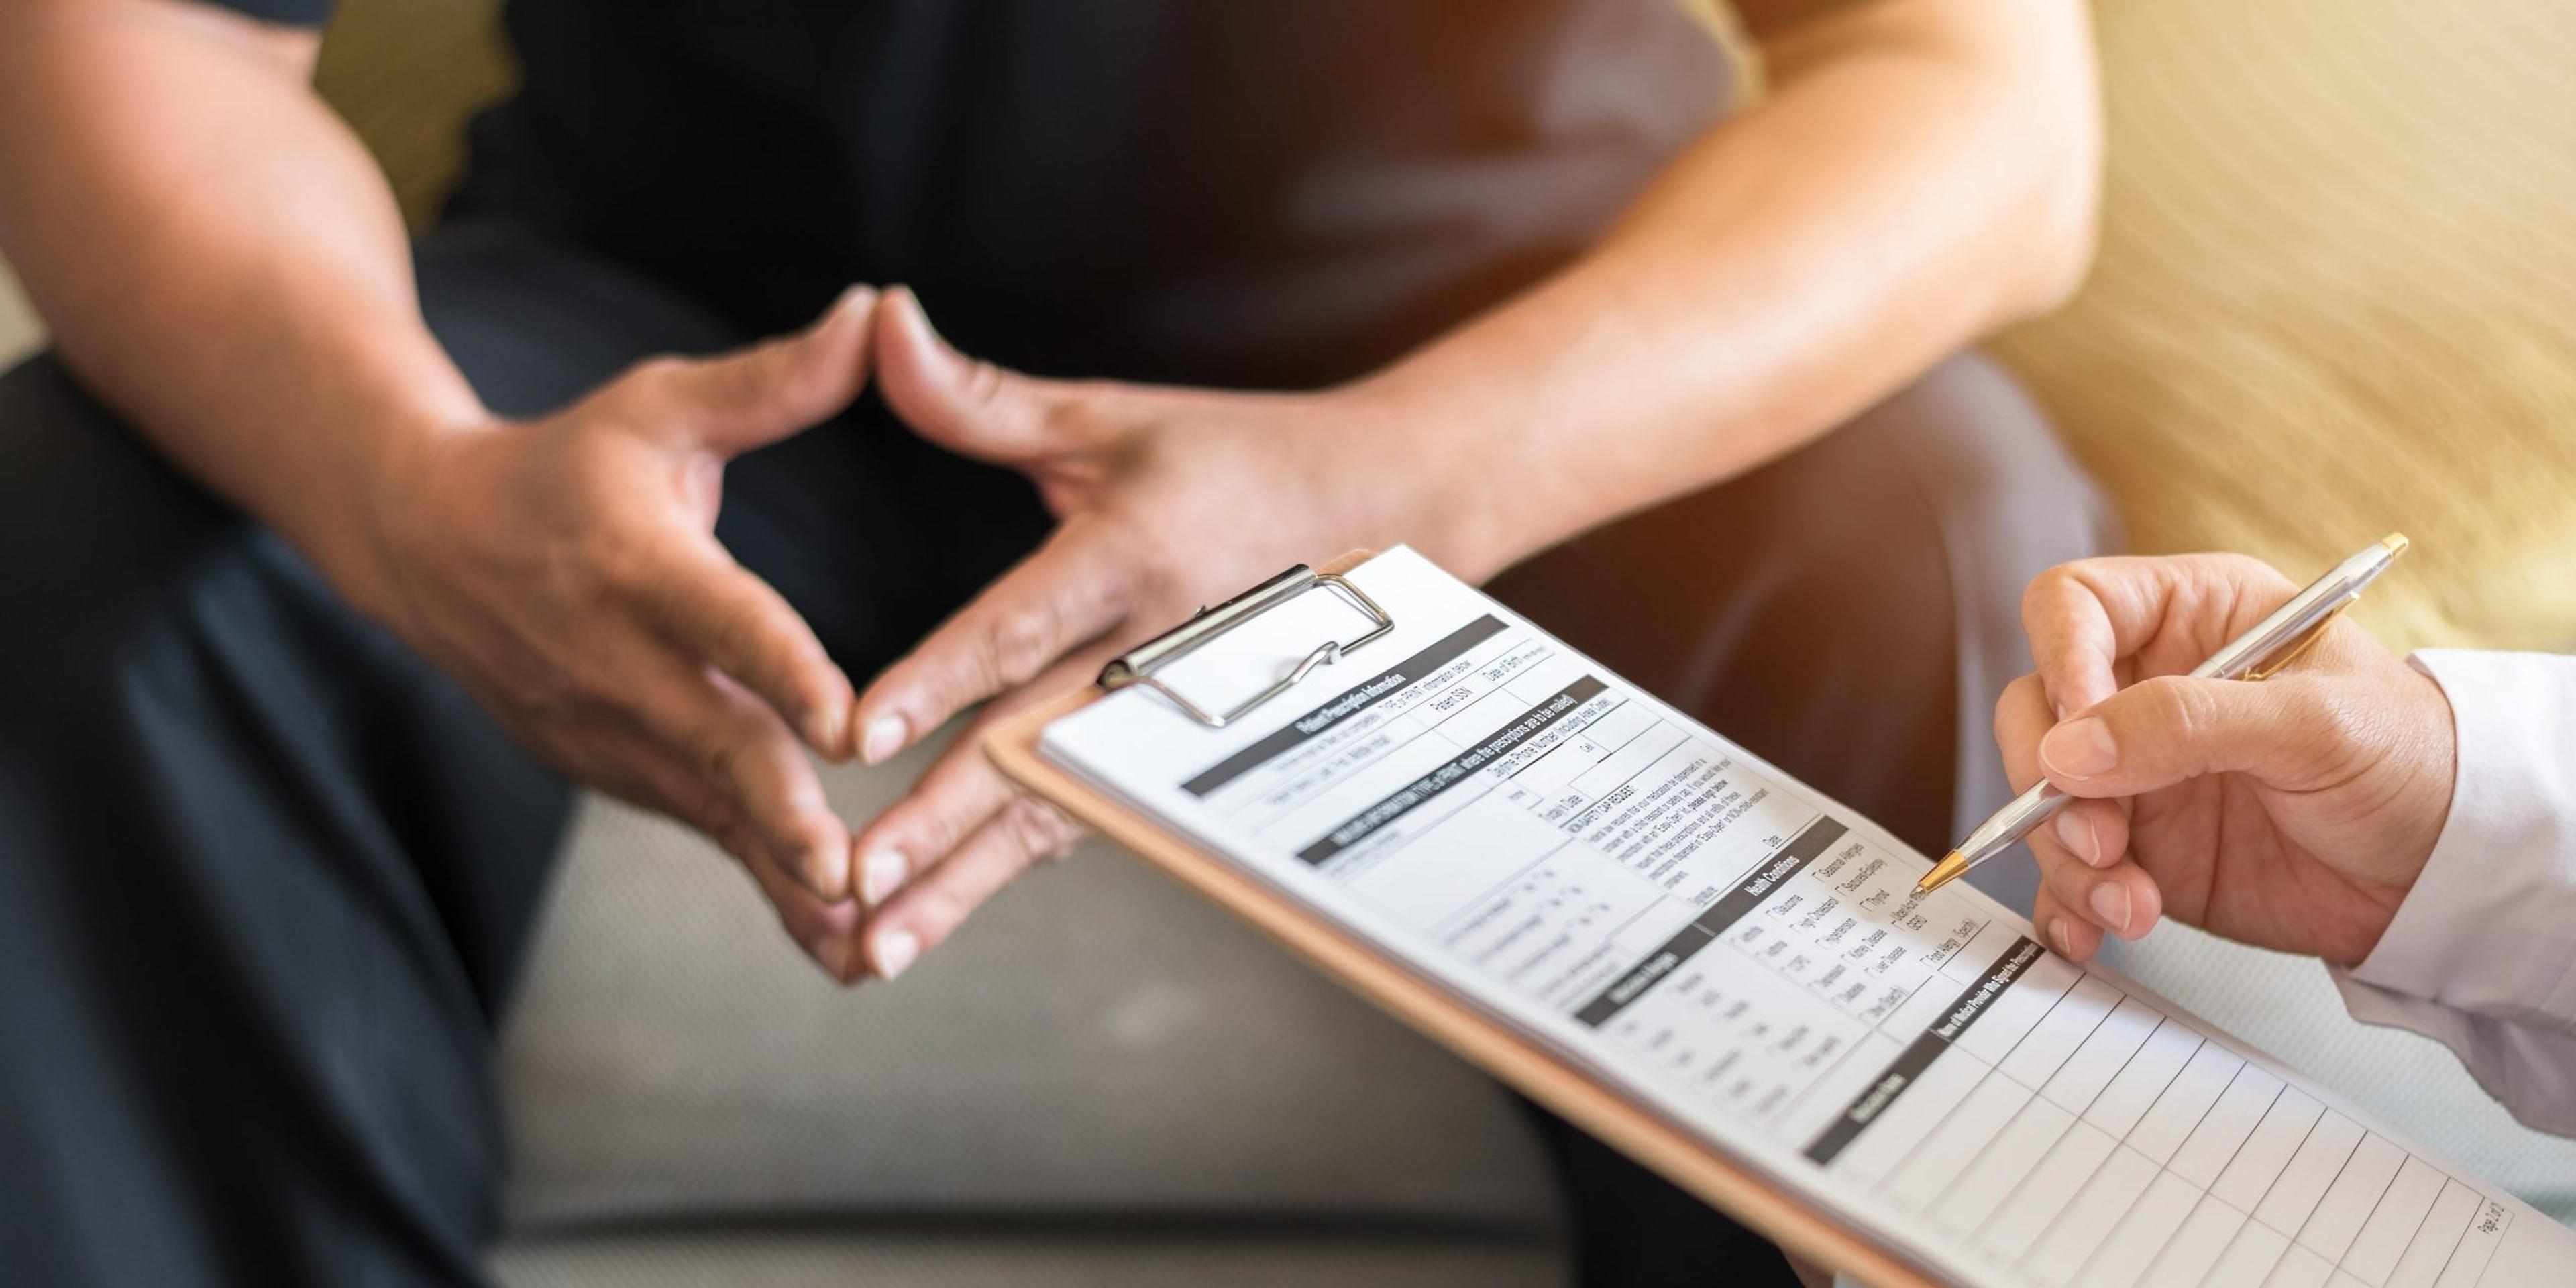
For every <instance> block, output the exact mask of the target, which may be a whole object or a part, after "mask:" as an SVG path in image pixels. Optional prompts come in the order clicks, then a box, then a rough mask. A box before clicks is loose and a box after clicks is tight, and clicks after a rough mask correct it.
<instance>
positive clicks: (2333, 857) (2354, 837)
mask: <svg viewBox="0 0 2576 1288" xmlns="http://www.w3.org/2000/svg"><path fill="white" fill-rule="evenodd" d="M2297 590H2298V588H2297V587H2296V586H2294V585H2292V584H2291V583H2290V582H2289V580H2288V579H2286V578H2284V577H2283V576H2282V575H2281V574H2280V573H2278V572H2275V571H2273V570H2272V569H2271V568H2269V567H2267V566H2265V565H2263V564H2261V563H2257V562H2255V561H2254V560H2251V559H2245V558H2241V557H2237V556H2230V555H2193V556H2187V557H2183V558H2171V559H2094V560H2087V561H2084V562H2081V563H2072V564H2067V565H2064V566H2062V567H2058V568H2053V569H2050V570H2049V571H2048V572H2046V573H2043V574H2041V575H2040V577H2039V579H2038V580H2037V581H2035V582H2033V583H2032V584H2031V588H2030V592H2029V594H2028V595H2027V596H2026V597H2025V598H2024V600H2023V602H2022V620H2023V624H2024V626H2025V627H2026V628H2027V629H2028V631H2029V633H2030V643H2031V652H2032V654H2033V656H2034V657H2035V658H2036V659H2037V661H2038V665H2039V671H2038V673H2037V674H2036V675H2028V676H2024V677H2022V678H2021V679H2020V680H2017V681H2015V682H2014V683H2013V685H2012V687H2011V688H2009V689H2007V690H2006V691H2005V693H2004V697H2003V701H2002V702H2001V703H2000V704H1999V705H1998V706H1997V708H1996V711H1995V735H1996V738H1997V740H1998V741H2000V742H2001V743H2002V744H2003V751H2004V764H2005V767H2006V768H2007V769H2008V770H2010V772H2011V774H2012V779H2013V785H2014V786H2015V787H2027V786H2029V785H2030V784H2031V783H2033V782H2036V781H2038V780H2039V779H2040V778H2041V777H2042V776H2043V775H2044V776H2045V777H2047V779H2048V780H2049V781H2050V782H2051V783H2053V784H2055V785H2056V786H2057V787H2058V788H2059V789H2060V790H2063V791H2065V792H2067V793H2069V794H2070V795H2074V796H2080V797H2087V798H2090V799H2086V800H2081V801H2078V802H2076V803H2074V804H2072V805H2069V806H2068V807H2066V809H2065V810H2063V811H2062V812H2060V813H2059V814H2058V816H2057V817H2056V819H2055V820H2053V822H2052V824H2051V826H2049V827H2046V828H2042V829H2040V830H2039V831H2038V832H2035V833H2032V834H2031V837H2030V846H2031V850H2032V851H2033V852H2034V853H2035V854H2037V855H2038V856H2039V865H2040V872H2041V875H2042V878H2043V885H2042V888H2041V890H2040V892H2039V900H2038V906H2037V907H2036V908H2035V909H2034V910H2033V911H2032V914H2031V921H2032V924H2034V925H2036V926H2038V927H2040V928H2041V931H2042V933H2044V934H2046V935H2047V936H2048V937H2049V939H2050V941H2051V942H2052V943H2053V944H2054V945H2055V946H2056V947H2057V949H2058V950H2059V951H2061V952H2063V953H2065V954H2067V955H2068V956H2070V957H2076V958H2083V957H2087V956H2090V955H2092V953H2093V952H2094V950H2095V949H2096V948H2098V947H2100V945H2101V942H2102V932H2104V931H2106V930H2107V931H2109V932H2111V933H2113V934H2117V935H2120V936H2122V937H2124V938H2130V939H2134V938H2137V937H2138V936H2140V935H2143V934H2145V933H2147V931H2148V929H2149V928H2151V927H2153V926H2154V925H2155V921H2156V917H2157V916H2158V915H2159V913H2170V914H2171V915H2173V916H2175V917H2178V918H2180V919H2182V920H2183V921H2186V922H2189V923H2190V924H2192V925H2196V926H2200V927H2203V928H2205V929H2208V930H2210V931H2213V932H2215V933H2218V934H2221V935H2225V936H2227V937H2228V938H2230V939H2237V940H2242V941H2244V942H2246V943H2250V944H2256V945H2259V946H2262V947H2265V948H2275V949H2280V950H2283V951H2286V952H2295V953H2305V954H2310V955H2313V956H2318V957H2323V958H2325V959H2326V960H2327V961H2330V962H2339V963H2344V964H2351V963H2355V962H2359V961H2360V960H2361V959H2362V958H2364V957H2366V956H2368V955H2369V954H2370V950H2371V948H2372V947H2373V946H2374V945H2376V944H2377V943H2378V942H2379V937H2380V935H2381V933H2382V932H2384V931H2385V930H2387V928H2388V922H2389V919H2390V918H2391V917H2393V916H2394V915H2395V914H2396V911H2397V905H2398V902H2399V901H2400V900H2402V899H2404V898H2405V897H2406V893H2407V891H2408V890H2410V889H2412V888H2413V887H2414V884H2415V878H2416V877H2417V875H2418V874H2420V873H2421V872H2422V871H2423V870H2424V863H2425V860H2426V859H2428V858H2430V857H2431V856H2432V852H2433V843H2434V842H2435V841H2436V840H2438V839H2439V838H2440V836H2441V832H2442V824H2443V822H2444V820H2445V819H2446V818H2447V817H2448V816H2449V813H2450V803H2451V780H2452V775H2453V749H2452V742H2453V737H2452V730H2451V711H2450V705H2449V703H2448V702H2447V701H2446V700H2445V699H2444V698H2443V696H2442V692H2441V688H2440V686H2438V685H2436V684H2434V683H2433V681H2432V679H2431V678H2430V677H2427V676H2425V675H2423V674H2421V673H2420V672H2417V671H2416V670H2415V669H2414V668H2412V667H2410V666H2407V665H2406V664H2405V663H2404V662H2401V661H2399V660H2398V659H2397V658H2395V657H2392V656H2390V654H2389V652H2388V650H2386V649H2384V648H2382V647H2380V645H2379V644H2378V642H2377V641H2375V640H2373V639H2372V638H2371V637H2370V635H2369V633H2368V632H2366V631H2364V630H2362V629H2361V628H2360V627H2359V626H2356V625H2354V624H2352V623H2351V622H2349V621H2344V620H2340V619H2339V620H2337V621H2336V622H2335V623H2334V624H2333V625H2332V626H2331V627H2329V628H2328V630H2327V632H2326V635H2325V637H2324V638H2323V639H2321V640H2319V641H2318V642H2317V645H2316V647H2315V648H2313V649H2311V650H2310V651H2309V652H2308V653H2307V654H2306V655H2304V656H2303V657H2301V658H2300V659H2299V660H2298V661H2297V662H2296V663H2295V664H2293V665H2292V666H2291V667H2290V668H2289V669H2288V670H2285V671H2283V672H2281V673H2280V674H2279V675H2277V676H2275V677H2273V678H2272V679H2269V680H2265V681H2262V682H2260V683H2251V682H2247V681H2243V680H2200V679H2193V678H2190V676H2189V675H2188V674H2187V673H2188V672H2189V671H2190V670H2191V668H2192V667H2194V666H2197V665H2199V664H2200V663H2201V661H2202V660H2203V659H2205V658H2207V657H2208V656H2209V655H2210V654H2212V653H2215V652H2217V651H2218V649H2219V648H2220V647H2221V646H2223V645H2224V644H2226V643H2227V641H2228V640H2230V639H2233V638H2234V637H2236V636H2237V635H2238V634H2240V633H2242V632H2243V631H2245V630H2246V629H2247V628H2248V627H2250V626H2252V625H2253V624H2254V623H2255V622H2258V621H2260V620H2262V618H2263V617H2264V616H2265V615H2266V614H2269V613H2270V612H2271V611H2272V610H2273V609H2276V608H2278V607H2280V606H2281V604H2282V603H2284V602H2285V601H2287V600H2288V599H2289V598H2290V596H2291V595H2293V594H2295V593H2296V592H2297Z"/></svg>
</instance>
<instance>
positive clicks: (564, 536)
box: [327, 288, 876, 982]
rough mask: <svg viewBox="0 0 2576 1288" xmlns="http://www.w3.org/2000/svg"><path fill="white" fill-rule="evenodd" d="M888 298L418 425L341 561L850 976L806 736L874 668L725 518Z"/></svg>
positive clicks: (506, 720) (355, 580)
mask: <svg viewBox="0 0 2576 1288" xmlns="http://www.w3.org/2000/svg"><path fill="white" fill-rule="evenodd" d="M875 303H876V297H875V293H874V292H873V291H869V290H867V289H865V288H853V289H852V290H851V291H850V292H849V293H848V294H846V295H844V296H843V297H842V298H841V299H840V301H838V302H837V303H835V304H834V305H833V307H832V308H831V310H830V311H829V312H827V313H825V314H824V315H823V317H822V319H821V320H819V321H818V322H816V323H815V324H814V325H813V326H812V327H811V328H810V329H808V330H806V331H803V332H801V333H799V334H796V335H792V336H787V337H784V338H781V339H777V340H773V341H770V342H768V343H766V344H763V345H759V346H757V347H754V348H751V349H747V350H744V351H741V352H738V353H733V354H727V355H724V356H720V357H714V358H705V359H688V358H658V359H654V360H651V361H648V362H645V363H643V364H641V365H639V366H636V367H635V368H633V369H631V370H629V371H627V372H626V373H625V374H623V375H621V376H619V377H618V378H616V379H615V380H612V381H610V382H609V383H608V384H606V385H603V386H601V387H600V388H599V389H598V390H597V391H595V392H593V393H592V394H591V395H590V396H588V397H586V398H584V399H582V400H581V401H580V402H578V403H576V404H574V405H573V406H571V407H570V408H567V409H565V410H564V411H561V412H558V413H556V414H554V415H551V416H548V417H546V418H544V419H542V420H537V421H531V422H527V423H516V424H505V423H498V422H495V423H490V424H486V425H481V426H477V427H473V428H469V429H463V430H456V431H451V432H447V433H444V434H440V435H436V436H433V437H430V438H426V439H420V440H408V441H407V443H406V446H405V447H404V448H403V449H401V450H399V451H394V452H389V453H388V454H387V457H386V459H385V460H384V461H383V462H382V464H381V468H380V469H379V470H378V471H377V481H376V483H375V487H374V493H373V497H372V500H373V502H374V504H372V505H371V506H369V507H367V509H368V510H369V512H370V513H371V514H372V515H373V516H374V520H375V524H374V528H373V530H372V531H371V532H369V533H367V534H365V537H364V538H363V539H360V540H358V541H355V542H353V543H352V544H353V545H354V546H355V547H356V548H355V549H352V550H346V551H342V552H340V555H339V557H337V558H333V559H330V560H328V561H327V562H328V563H329V564H330V565H332V566H330V567H329V568H328V571H329V572H330V573H331V574H332V575H333V579H334V581H335V582H337V583H338V584H339V585H340V587H341V589H342V592H343V593H344V594H347V595H349V596H350V598H351V600H352V602H354V603H356V604H357V605H358V606H359V607H360V608H361V609H362V610H363V611H366V612H368V613H369V614H370V615H372V616H375V617H377V618H378V619H380V620H382V621H385V622H386V623H387V624H389V625H390V626H391V627H392V628H393V629H394V630H395V632H396V633H398V634H400V635H401V636H402V637H403V638H404V639H405V640H407V641H408V642H409V643H411V644H412V645H413V647H415V648H417V649H418V650H420V652H421V653H422V654H423V655H424V656H426V657H427V658H428V659H429V660H430V661H431V662H433V663H435V664H436V665H437V666H438V667H440V668H441V669H442V670H444V671H446V672H447V673H448V674H450V675H453V676H455V677H457V678H458V679H459V680H461V681H462V682H463V683H464V685H465V686H466V688H467V689H468V690H470V691H471V692H472V693H473V694H474V695H475V697H476V698H477V699H479V700H480V701H481V702H482V703H483V705H484V706H485V707H486V708H488V709H489V710H490V711H491V712H492V713H493V714H494V715H495V716H497V717H498V718H499V719H500V720H501V721H502V723H503V724H505V725H507V726H508V727H509V728H510V729H511V730H512V731H513V732H514V733H515V734H516V735H517V736H518V737H519V738H520V740H521V741H523V742H525V743H526V744H527V745H528V746H530V747H532V748H534V749H535V750H536V752H537V753H538V754H539V755H540V756H542V757H543V758H545V759H546V760H547V761H549V762H551V763H552V764H553V765H555V766H556V767H557V768H558V769H561V770H563V771H564V772H565V773H567V774H570V775H571V776H573V777H574V778H576V779H579V780H580V781H582V782H584V783H587V784H589V785H591V786H593V787H597V788H600V789H602V790H605V791H608V792H610V793H612V794H614V795H617V796H620V797H623V798H625V799H626V800H629V801H633V802H635V803H637V804H639V805H643V806H646V807H648V808H651V809H655V810H660V811H662V812H664V813H667V814H670V815H672V816H674V817H676V818H678V819H680V820H681V821H683V822H685V823H687V824H689V825H690V826H692V827H695V828H697V829H698V830H700V831H702V832H704V833H706V834H707V835H708V836H710V837H713V838H714V839H715V840H716V841H717V842H718V843H719V844H721V845H722V846H723V847H724V848H725V850H726V851H727V852H729V853H731V854H732V855H733V856H734V857H735V858H737V859H739V860H741V862H742V864H743V866H744V867H745V868H746V869H748V870H749V871H750V873H751V875H752V876H753V878H754V879H756V880H757V881H758V882H759V884H760V887H761V889H762V890H763V891H764V892H765V893H766V894H767V895H768V897H769V899H770V901H771V902H772V903H773V904H774V905H776V907H777V909H778V915H779V918H780V920H781V921H782V922H783V923H784V924H785V926H786V928H787V931H788V933H789V935H791V936H792V937H794V938H795V940H796V941H797V943H799V944H800V945H803V946H804V948H805V950H806V951H807V952H808V953H810V954H812V955H813V956H814V957H815V959H816V960H817V961H818V962H820V963H821V964H822V965H823V967H824V969H826V970H828V971H831V972H832V973H833V974H834V975H836V976H837V977H839V978H841V979H842V980H843V981H844V982H846V981H848V980H850V979H851V978H854V977H855V975H856V974H857V973H858V969H859V967H858V964H857V963H856V962H854V961H852V960H850V959H849V955H848V954H849V939H850V934H851V931H852V930H853V929H854V927H855V925H856V922H857V913H858V909H857V906H856V904H855V903H853V902H851V900H850V897H849V895H850V838H849V833H848V832H847V830H846V829H845V828H844V827H843V826H842V824H841V822H840V821H839V820H838V819H837V818H835V817H834V816H833V814H832V811H831V808H830V806H829V805H828V804H827V802H826V801H825V799H824V796H823V789H822V786H821V784H820V782H819V781H818V780H817V778H816V775H815V772H814V768H813V765H812V763H811V762H810V761H809V760H808V759H807V757H806V754H805V750H804V748H805V747H811V748H812V749H813V750H814V751H815V752H817V753H820V754H821V755H823V756H826V757H830V758H833V759H847V758H848V756H849V754H850V746H849V743H850V729H851V710H852V701H853V692H852V687H851V684H850V681H849V680H848V678H847V677H845V676H843V675H842V674H841V671H840V668H838V667H837V666H835V665H834V664H833V663H832V661H831V659H830V658H829V657H828V656H826V654H825V653H824V651H823V646H822V644H821V642H820V641H818V640H816V639H815V637H814V633H813V631H812V630H811V629H809V628H808V627H807V626H806V624H805V622H804V620H803V619H802V618H800V617H798V616H797V614H796V612H795V610H794V609H792V608H790V607H788V605H787V602H786V601H785V600H784V599H781V598H780V597H779V595H778V593H777V592H776V591H774V590H772V589H771V588H770V587H769V586H768V585H767V584H766V583H764V582H762V581H761V580H760V579H759V578H757V577H755V576H753V575H752V574H751V573H749V572H747V571H745V570H744V569H743V568H742V567H741V566H740V565H739V564H736V563H735V562H734V561H733V559H732V558H731V557H730V556H729V555H727V554H726V553H725V550H724V548H723V547H722V546H720V545H719V544H717V542H716V539H715V536H714V527H715V519H716V510H717V506H718V504H719V501H720V498H721V494H722V488H723V478H724V467H725V463H726V461H728V460H730V459H731V458H732V457H734V456H737V455H739V454H741V453H743V452H746V451H749V450H751V449H752V448H755V447H759V446H763V445H765V444H768V443H773V442H776V441H778V440H780V439H783V438H786V437H788V436H790V435H793V434H795V433H797V432H798V431H800V430H803V429H805V428H807V427H808V426H811V425H813V424H815V423H816V422H818V421H821V420H823V419H825V418H826V417H829V416H831V415H833V414H834V413H836V412H838V411H840V410H841V409H842V408H843V407H845V406H847V405H848V404H849V402H850V400H851V399H852V398H853V397H855V396H856V395H857V394H858V392H859V390H860V388H861V387H862V386H863V385H864V383H865V381H866V374H867V364H868V359H869V343H868V331H869V324H870V320H871V316H872V313H873V310H874V307H875ZM800 738H801V743H802V745H800Z"/></svg>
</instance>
